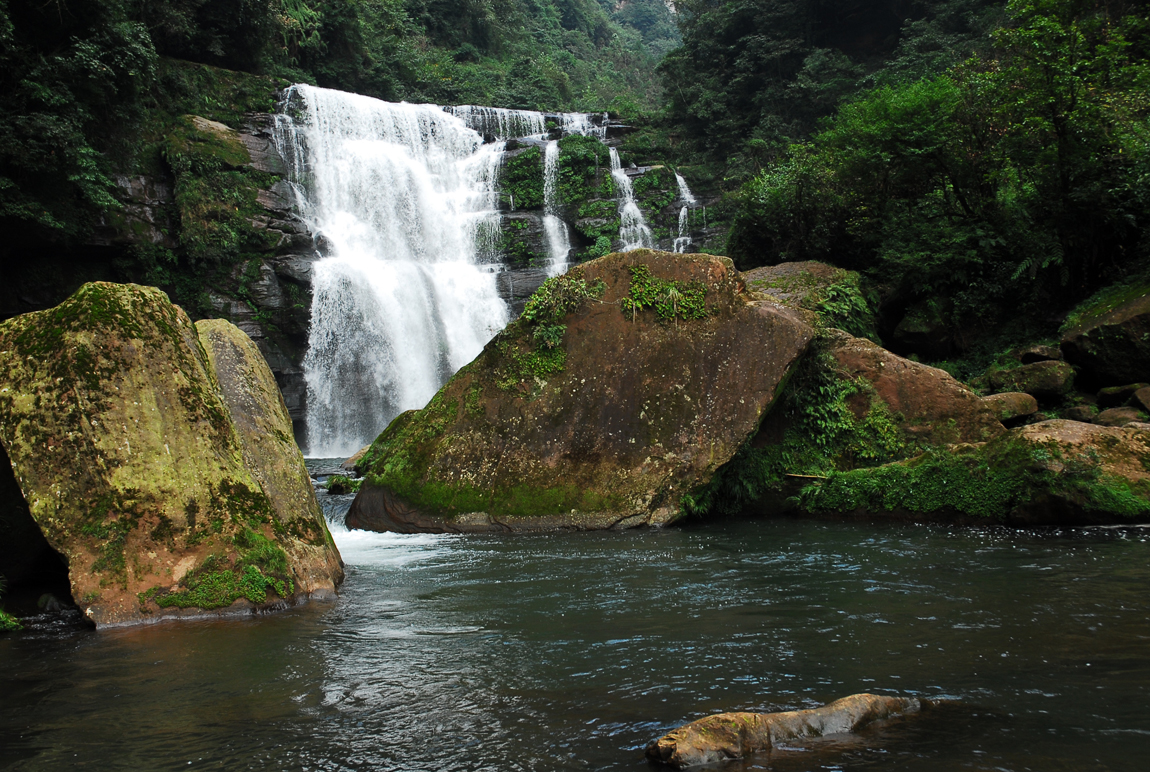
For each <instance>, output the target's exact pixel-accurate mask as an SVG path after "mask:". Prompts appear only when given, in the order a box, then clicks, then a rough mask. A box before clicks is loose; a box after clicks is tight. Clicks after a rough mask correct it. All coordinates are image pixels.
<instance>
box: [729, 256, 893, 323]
mask: <svg viewBox="0 0 1150 772" xmlns="http://www.w3.org/2000/svg"><path fill="white" fill-rule="evenodd" d="M743 277H744V279H745V280H746V282H747V289H748V290H750V291H751V292H756V293H761V294H762V295H763V296H765V297H767V298H770V299H771V300H774V301H775V302H778V303H782V304H784V305H787V306H791V307H792V308H801V309H804V310H806V311H809V312H811V313H813V314H815V318H816V320H817V321H816V324H819V325H821V326H825V327H834V328H837V329H840V330H844V331H845V332H849V333H850V334H851V335H857V336H859V337H863V338H871V339H875V340H877V335H876V333H875V319H874V312H873V311H872V309H871V307H870V304H869V303H868V302H867V300H866V298H865V297H864V295H863V292H862V290H861V288H860V286H859V275H858V274H857V273H855V272H854V271H847V270H844V269H842V268H836V267H835V266H832V265H827V264H826V263H820V262H817V261H815V260H805V261H799V262H792V263H779V264H777V265H768V266H763V267H762V268H754V269H751V270H750V271H747V272H746V273H744V274H743Z"/></svg>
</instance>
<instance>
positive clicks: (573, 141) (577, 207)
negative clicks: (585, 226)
mask: <svg viewBox="0 0 1150 772" xmlns="http://www.w3.org/2000/svg"><path fill="white" fill-rule="evenodd" d="M558 160H559V201H560V203H561V205H562V207H563V209H565V210H566V211H568V212H578V213H579V216H580V217H593V216H595V215H593V214H584V209H583V208H584V207H585V206H587V205H588V202H589V201H590V200H591V199H592V198H594V197H597V196H601V195H603V191H602V190H599V189H597V181H598V180H600V179H601V178H606V179H607V180H608V181H609V180H610V178H611V175H610V174H606V173H605V172H606V170H607V169H609V168H610V160H609V158H608V150H607V148H606V147H605V146H604V145H603V143H602V142H600V141H599V140H597V139H595V138H594V137H581V136H568V137H563V138H562V139H560V140H559V159H558ZM607 184H608V185H610V182H608V183H607ZM613 195H614V187H609V192H608V193H607V195H606V197H607V198H608V199H610V198H611V197H612V196H613ZM611 214H613V212H612V213H611Z"/></svg>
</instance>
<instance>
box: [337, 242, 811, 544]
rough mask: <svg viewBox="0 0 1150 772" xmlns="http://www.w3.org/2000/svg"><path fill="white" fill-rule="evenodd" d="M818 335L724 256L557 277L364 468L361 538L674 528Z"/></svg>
mask: <svg viewBox="0 0 1150 772" xmlns="http://www.w3.org/2000/svg"><path fill="white" fill-rule="evenodd" d="M813 334H814V331H813V329H812V328H811V327H810V326H808V325H807V324H806V323H804V322H803V321H802V320H801V319H800V318H799V316H798V314H796V313H795V312H794V311H792V310H790V309H787V308H785V307H783V306H779V305H777V304H774V303H771V302H768V301H761V300H754V299H752V298H751V297H750V296H749V295H747V294H746V291H745V287H744V286H743V283H742V280H741V278H740V276H739V274H738V272H737V271H735V270H734V267H733V265H732V264H731V262H730V261H729V260H728V259H726V258H717V257H711V256H708V255H674V254H669V253H662V252H653V251H648V250H640V251H636V252H628V253H623V254H613V255H609V256H607V257H604V258H601V259H598V260H594V261H591V262H589V263H586V264H584V265H582V266H580V267H579V268H577V269H575V270H573V271H571V272H569V273H568V274H567V275H565V276H564V277H560V278H558V279H554V280H552V281H551V282H549V283H548V284H545V285H544V286H543V287H542V288H541V289H540V291H539V293H537V294H536V296H535V297H533V298H532V300H531V301H530V302H529V303H528V304H527V308H526V310H525V311H524V313H523V315H522V316H521V317H520V318H519V319H518V320H517V321H516V322H514V323H512V324H511V325H510V326H509V327H508V328H507V329H505V330H504V331H503V332H502V333H500V334H499V335H498V336H496V338H495V339H494V340H492V341H491V343H489V344H488V345H487V347H486V348H485V349H484V351H483V353H482V354H481V355H480V356H479V357H478V358H477V359H476V360H475V361H473V362H472V363H471V364H469V365H467V366H466V367H464V368H463V369H462V370H460V372H459V373H457V374H456V376H455V377H454V378H452V380H451V381H450V382H449V383H448V384H447V385H446V386H445V387H444V388H443V389H442V390H441V391H440V392H439V394H437V395H436V397H435V398H434V399H433V400H432V401H431V403H430V404H429V405H428V406H427V407H426V408H424V409H423V410H421V411H418V412H408V413H405V414H403V415H401V416H400V417H399V418H397V419H396V420H395V421H394V422H393V423H392V424H391V426H389V427H388V428H387V430H386V431H384V433H383V434H382V435H380V437H379V439H377V440H376V441H375V443H374V444H373V445H372V447H371V450H370V451H369V453H368V454H367V456H366V457H365V459H364V460H363V462H361V464H362V465H363V467H365V468H366V469H367V471H368V476H367V481H366V483H365V484H364V486H363V487H362V488H361V490H360V492H359V494H358V496H357V497H356V500H355V502H354V504H353V505H352V508H351V511H350V512H349V513H348V517H347V522H348V525H349V527H357V528H368V529H375V530H398V531H420V530H426V531H496V530H541V529H553V528H607V527H629V526H637V525H642V524H657V523H665V522H668V521H670V520H672V519H673V518H675V517H676V516H677V515H678V513H679V511H680V510H679V499H680V497H681V496H682V494H684V493H687V492H688V491H690V490H691V489H692V488H693V487H694V486H697V485H699V484H701V483H704V482H706V481H707V480H708V479H709V478H710V476H711V475H712V474H713V473H714V472H715V470H716V469H718V468H719V467H720V466H722V465H723V464H724V463H726V461H727V460H728V459H729V458H730V457H731V456H732V455H733V454H734V453H735V451H736V450H737V449H738V448H739V447H740V445H742V444H743V443H744V442H745V441H746V440H747V438H748V437H750V436H751V435H752V434H753V433H754V431H755V430H756V428H757V427H758V425H759V422H760V420H761V419H762V416H763V415H764V413H765V412H766V411H767V409H768V408H769V407H770V405H771V403H772V402H773V401H774V399H775V395H776V393H777V392H778V390H779V388H780V386H781V385H782V384H783V382H784V381H785V379H786V376H787V374H788V372H789V371H790V369H791V366H792V364H793V363H794V362H795V361H796V360H797V359H798V358H799V357H800V356H801V355H802V354H803V352H804V351H805V350H806V347H807V345H808V343H809V342H810V340H811V338H812V336H813Z"/></svg>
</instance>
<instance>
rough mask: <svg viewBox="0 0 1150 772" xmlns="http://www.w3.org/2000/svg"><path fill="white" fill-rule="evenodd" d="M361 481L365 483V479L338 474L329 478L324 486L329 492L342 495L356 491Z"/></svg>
mask: <svg viewBox="0 0 1150 772" xmlns="http://www.w3.org/2000/svg"><path fill="white" fill-rule="evenodd" d="M361 483H363V480H356V479H353V478H351V477H346V476H344V475H339V474H337V475H333V476H331V477H329V478H327V482H326V483H324V486H323V487H324V488H326V489H327V492H328V493H330V494H332V495H336V496H341V495H343V494H346V493H355V492H356V491H358V490H359V486H360V484H361Z"/></svg>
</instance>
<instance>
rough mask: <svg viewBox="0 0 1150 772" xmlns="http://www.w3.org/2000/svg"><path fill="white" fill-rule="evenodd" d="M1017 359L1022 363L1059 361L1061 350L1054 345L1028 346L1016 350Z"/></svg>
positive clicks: (1060, 359)
mask: <svg viewBox="0 0 1150 772" xmlns="http://www.w3.org/2000/svg"><path fill="white" fill-rule="evenodd" d="M1018 359H1019V361H1021V362H1022V364H1024V365H1029V364H1033V363H1034V362H1061V361H1062V352H1061V351H1059V350H1058V349H1057V348H1055V347H1054V346H1029V347H1027V348H1024V349H1022V351H1019V352H1018Z"/></svg>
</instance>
